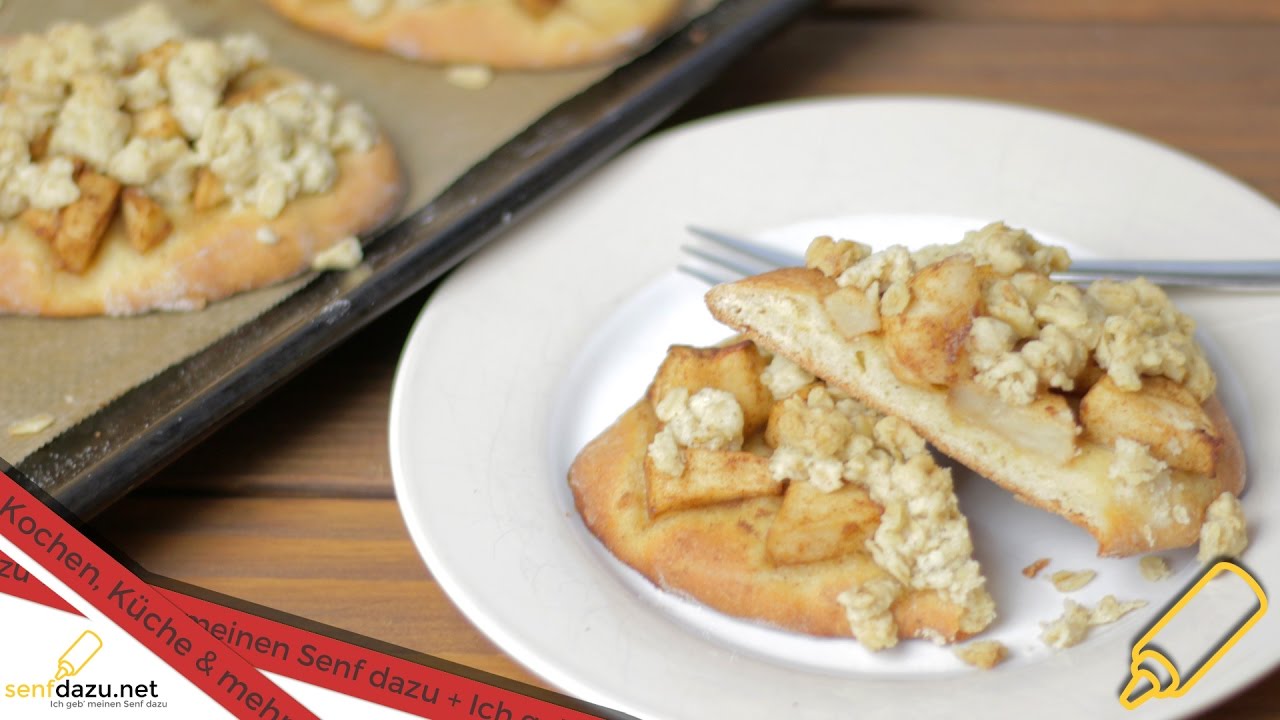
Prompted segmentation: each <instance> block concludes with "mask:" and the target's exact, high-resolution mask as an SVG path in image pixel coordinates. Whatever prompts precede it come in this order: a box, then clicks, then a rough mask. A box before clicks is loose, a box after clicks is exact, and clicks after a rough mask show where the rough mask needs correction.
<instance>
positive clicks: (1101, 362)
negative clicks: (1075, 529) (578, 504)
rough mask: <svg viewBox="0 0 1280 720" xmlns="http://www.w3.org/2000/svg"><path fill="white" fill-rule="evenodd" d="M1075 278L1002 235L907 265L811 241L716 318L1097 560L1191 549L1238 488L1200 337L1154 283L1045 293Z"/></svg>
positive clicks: (893, 251)
mask: <svg viewBox="0 0 1280 720" xmlns="http://www.w3.org/2000/svg"><path fill="white" fill-rule="evenodd" d="M1069 263H1070V260H1069V258H1068V257H1067V254H1066V252H1065V251H1064V250H1062V249H1061V248H1056V247H1049V246H1044V245H1041V244H1040V243H1038V242H1036V241H1035V240H1034V239H1033V238H1032V237H1031V236H1029V235H1028V234H1027V233H1026V232H1024V231H1022V230H1015V229H1012V228H1009V227H1006V226H1005V225H1003V224H1001V223H992V224H991V225H988V226H986V227H984V228H982V229H980V230H977V231H974V232H971V233H968V234H967V235H966V237H965V238H964V240H963V241H962V242H960V243H957V244H953V245H937V246H931V247H928V248H925V249H922V250H919V251H917V252H914V253H912V252H909V251H907V250H906V249H905V248H903V247H901V246H895V247H891V248H888V249H886V250H883V251H881V252H877V253H871V252H870V250H869V248H867V247H866V246H865V245H861V244H858V243H854V242H850V241H839V242H836V241H833V240H831V239H830V238H819V239H817V240H815V241H814V242H813V244H812V245H810V247H809V250H808V253H807V254H806V265H807V267H804V268H791V269H784V270H778V271H775V272H771V273H766V274H764V275H760V276H756V277H751V278H747V279H745V280H742V281H739V282H735V283H731V284H727V285H721V286H718V287H716V288H713V289H712V290H711V291H710V292H709V293H708V296H707V302H708V305H709V306H710V308H711V311H712V314H713V315H715V317H716V318H717V319H719V320H720V321H722V322H724V323H726V324H728V325H729V326H731V327H733V328H736V329H737V330H739V331H741V332H744V333H746V335H747V337H750V338H751V339H753V340H754V341H756V342H757V343H758V344H759V345H760V347H762V348H766V349H768V350H769V351H771V352H775V353H778V354H779V355H780V356H783V357H786V358H787V359H789V360H791V361H792V362H794V363H796V364H798V365H799V366H801V367H803V368H804V369H805V370H807V371H809V372H812V373H814V374H816V375H818V376H819V377H822V378H824V379H825V380H826V381H827V382H828V383H830V384H831V386H833V387H835V388H839V390H840V391H842V392H845V393H848V394H849V395H850V396H851V397H854V398H856V399H857V400H859V401H861V402H863V403H865V404H866V405H867V406H868V407H870V408H873V409H874V410H875V411H877V412H882V413H887V414H890V415H893V416H894V417H898V418H901V419H902V420H903V421H905V423H907V424H908V425H910V426H911V427H912V428H914V430H915V431H916V432H918V433H919V434H920V435H921V436H923V437H924V438H925V439H927V440H928V441H929V442H930V443H932V444H933V445H934V446H935V447H936V448H938V450H940V451H941V452H943V453H945V454H947V455H949V456H951V457H953V458H955V459H957V460H959V461H960V462H962V463H964V464H965V465H967V466H969V467H970V468H973V469H974V470H976V471H977V472H979V473H980V474H982V475H984V476H986V477H988V478H990V479H991V480H994V481H995V482H996V483H998V484H1000V485H1001V486H1003V487H1004V488H1006V489H1008V490H1010V491H1012V492H1014V493H1015V494H1016V495H1017V496H1018V497H1019V498H1020V499H1021V500H1023V501H1025V502H1028V503H1030V504H1032V505H1036V506H1038V507H1041V508H1044V509H1046V510H1050V511H1052V512H1055V513H1058V514H1060V515H1062V516H1064V517H1066V518H1067V519H1069V520H1070V521H1072V522H1073V523H1075V524H1077V525H1079V526H1081V527H1083V528H1085V529H1086V530H1088V531H1089V532H1090V533H1091V534H1092V535H1093V536H1094V538H1096V539H1097V541H1098V551H1099V554H1101V555H1111V556H1123V555H1133V554H1137V553H1145V552H1150V551H1155V550H1162V549H1167V548H1177V547H1185V546H1188V545H1192V544H1194V543H1195V542H1196V541H1197V540H1199V539H1200V538H1201V526H1202V524H1205V523H1206V520H1207V519H1209V518H1207V509H1208V508H1209V507H1210V505H1211V504H1212V503H1214V502H1215V500H1218V499H1219V498H1220V497H1221V496H1223V495H1224V494H1226V495H1229V496H1234V495H1238V494H1239V493H1240V492H1241V491H1242V489H1243V487H1244V473H1245V467H1244V455H1243V451H1242V449H1241V447H1240V443H1239V440H1238V439H1237V437H1236V434H1235V431H1234V429H1233V428H1232V425H1231V421H1230V419H1229V418H1228V417H1227V415H1226V413H1225V412H1224V410H1223V407H1222V405H1221V403H1220V402H1219V400H1218V398H1217V397H1216V395H1215V386H1216V378H1215V375H1214V372H1213V370H1212V369H1211V368H1210V366H1209V363H1208V362H1207V361H1206V360H1205V357H1204V354H1203V351H1202V350H1201V348H1200V347H1199V345H1198V344H1197V343H1196V341H1195V339H1194V337H1193V331H1194V323H1193V322H1192V320H1191V319H1190V318H1188V317H1187V316H1186V315H1184V314H1182V313H1181V312H1179V311H1178V310H1177V309H1176V308H1175V307H1174V306H1173V304H1172V303H1171V302H1170V301H1169V298H1168V297H1167V296H1166V295H1165V293H1164V292H1163V291H1161V290H1160V288H1158V287H1156V286H1155V285H1153V284H1152V283H1150V282H1148V281H1146V280H1144V279H1138V280H1134V281H1131V282H1115V281H1098V282H1095V283H1093V284H1092V285H1090V286H1089V287H1088V288H1087V289H1081V288H1079V287H1076V286H1073V285H1070V284H1067V283H1062V282H1055V281H1053V280H1051V279H1050V277H1049V273H1051V272H1053V271H1055V270H1062V269H1065V268H1067V267H1068V265H1069ZM1226 500H1231V503H1226V502H1225V500H1224V502H1223V503H1219V505H1221V506H1223V507H1225V506H1226V505H1231V506H1232V507H1235V508H1238V507H1239V506H1238V504H1232V503H1234V498H1233V497H1229V498H1227V499H1226ZM1224 503H1225V504H1224ZM1236 514H1237V515H1238V512H1237V513H1236ZM1210 534H1211V533H1210Z"/></svg>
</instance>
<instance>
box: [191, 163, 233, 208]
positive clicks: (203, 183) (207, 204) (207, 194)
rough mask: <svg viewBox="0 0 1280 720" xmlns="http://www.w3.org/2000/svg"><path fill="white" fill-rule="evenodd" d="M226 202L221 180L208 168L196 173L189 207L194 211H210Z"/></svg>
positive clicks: (225, 192) (225, 193)
mask: <svg viewBox="0 0 1280 720" xmlns="http://www.w3.org/2000/svg"><path fill="white" fill-rule="evenodd" d="M226 200H227V191H226V189H224V188H223V185H222V180H220V179H218V176H217V175H214V174H213V171H212V170H210V169H209V168H200V169H199V170H198V171H196V186H195V190H194V191H193V192H192V194H191V206H192V207H194V208H195V209H196V210H210V209H212V208H216V207H218V206H219V205H221V204H222V203H224V202H226Z"/></svg>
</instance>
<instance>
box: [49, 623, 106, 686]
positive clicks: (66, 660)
mask: <svg viewBox="0 0 1280 720" xmlns="http://www.w3.org/2000/svg"><path fill="white" fill-rule="evenodd" d="M101 649H102V638H100V637H98V634H97V633H95V632H94V631H92V630H85V631H84V632H83V633H80V637H78V638H76V641H75V642H73V643H71V647H69V648H67V651H66V652H64V653H62V657H60V658H58V672H57V674H56V675H54V676H53V679H54V680H55V681H56V680H61V679H62V678H64V677H68V676H70V675H75V674H77V673H79V672H80V671H81V670H82V669H84V666H85V665H87V664H89V661H90V660H91V659H93V656H94V655H97V654H98V651H99V650H101Z"/></svg>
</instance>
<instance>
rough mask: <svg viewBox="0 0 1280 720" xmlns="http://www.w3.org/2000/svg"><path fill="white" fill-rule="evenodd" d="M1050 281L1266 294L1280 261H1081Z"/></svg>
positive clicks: (1279, 279)
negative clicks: (1139, 281)
mask: <svg viewBox="0 0 1280 720" xmlns="http://www.w3.org/2000/svg"><path fill="white" fill-rule="evenodd" d="M1053 277H1054V278H1055V279H1057V280H1064V281H1066V282H1090V281H1093V280H1103V279H1109V280H1132V279H1134V278H1137V277H1145V278H1147V279H1148V280H1151V281H1152V282H1154V283H1156V284H1158V285H1165V286H1169V287H1203V288H1217V289H1221V290H1266V289H1276V288H1280V261H1275V260H1114V259H1082V260H1073V261H1072V262H1071V267H1070V268H1069V269H1067V270H1066V271H1065V272H1060V273H1054V275H1053Z"/></svg>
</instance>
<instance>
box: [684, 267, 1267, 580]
mask: <svg viewBox="0 0 1280 720" xmlns="http://www.w3.org/2000/svg"><path fill="white" fill-rule="evenodd" d="M830 284H831V283H830V280H829V279H828V278H826V277H825V276H823V275H822V273H820V272H818V271H817V270H809V269H804V268H787V269H783V270H778V271H775V272H771V273H766V274H764V275H759V276H756V277H751V278H747V279H745V280H741V281H739V282H736V283H731V284H728V285H721V286H717V287H715V288H713V289H712V290H711V291H710V292H709V293H708V294H707V304H708V305H709V306H710V308H711V312H712V314H713V315H714V316H715V317H716V318H717V319H718V320H720V321H721V322H724V323H725V324H727V325H729V326H730V327H733V328H735V329H737V330H739V331H742V332H745V333H746V334H747V335H748V336H749V337H751V338H752V339H753V340H755V341H756V342H757V343H759V345H760V346H761V347H763V348H766V349H769V350H771V351H773V352H775V353H779V354H782V355H784V356H786V357H787V358H789V359H790V360H792V361H793V362H795V363H797V364H799V365H801V366H802V367H804V368H805V369H806V370H808V371H810V372H812V373H814V374H815V375H817V376H818V377H821V378H823V379H824V380H826V381H827V382H829V383H831V384H832V385H835V386H837V387H839V388H841V389H842V390H844V391H845V392H847V393H849V394H850V395H852V396H853V397H856V398H857V399H859V400H861V401H862V402H864V403H866V404H867V405H869V406H871V407H873V408H875V409H876V410H878V411H880V412H883V413H885V414H889V415H897V416H899V417H901V418H903V419H904V420H906V421H907V422H908V423H910V424H911V425H912V426H913V427H914V428H915V429H916V431H917V432H919V433H920V434H921V435H922V436H924V437H925V438H926V439H928V440H929V441H930V442H931V443H933V445H934V446H936V447H937V448H938V449H939V450H940V451H942V452H943V453H944V454H946V455H948V456H950V457H952V458H955V459H956V460H958V461H960V462H961V463H963V464H964V465H965V466H967V467H969V468H971V469H973V470H974V471H976V472H978V473H979V474H981V475H983V476H984V477H987V478H990V479H991V480H992V481H994V482H995V483H997V484H998V485H1000V486H1001V487H1003V488H1005V489H1007V490H1009V491H1010V492H1013V493H1014V494H1015V495H1016V496H1017V497H1018V499H1019V500H1022V501H1023V502H1026V503H1027V504H1029V505H1033V506H1035V507H1039V508H1041V509H1044V510H1048V511H1050V512H1053V513H1056V514H1058V515H1062V516H1063V517H1065V518H1067V519H1068V520H1070V521H1071V522H1073V523H1075V524H1076V525H1079V526H1080V527H1083V528H1085V529H1086V530H1088V531H1089V533H1090V534H1091V535H1093V536H1094V538H1095V539H1097V541H1098V552H1099V554H1100V555H1104V556H1127V555H1134V554H1138V553H1144V552H1151V551H1153V550H1162V549H1168V548H1176V547H1187V546H1189V545H1193V544H1194V543H1196V542H1197V541H1198V540H1199V532H1200V525H1201V524H1202V522H1203V518H1204V512H1205V509H1206V508H1207V507H1208V505H1209V503H1211V502H1213V500H1214V499H1215V498H1216V497H1218V495H1220V494H1221V493H1223V492H1231V493H1235V494H1239V493H1240V492H1241V491H1242V489H1243V487H1244V477H1245V466H1244V453H1243V450H1242V448H1241V447H1240V442H1239V439H1238V438H1237V436H1236V433H1235V430H1234V428H1233V427H1232V425H1231V421H1230V419H1229V418H1228V417H1227V415H1226V413H1225V412H1224V411H1223V409H1222V406H1221V404H1220V403H1219V402H1218V399H1217V398H1216V397H1214V398H1211V399H1210V400H1209V402H1207V403H1206V404H1205V411H1206V412H1207V413H1208V414H1209V416H1210V418H1211V419H1212V420H1213V422H1214V424H1215V425H1216V426H1217V428H1218V429H1219V430H1220V431H1221V433H1222V437H1223V449H1222V455H1221V457H1220V460H1219V467H1218V472H1217V473H1216V474H1215V475H1214V476H1213V477H1205V476H1193V475H1190V474H1188V473H1185V472H1181V471H1174V472H1173V473H1172V474H1173V477H1174V483H1173V484H1174V488H1175V489H1174V492H1173V493H1172V494H1171V497H1169V498H1167V500H1168V503H1167V504H1166V505H1167V506H1169V507H1173V506H1179V505H1180V506H1182V507H1183V508H1185V509H1186V511H1187V515H1188V517H1187V522H1177V521H1171V522H1167V520H1168V518H1163V517H1156V516H1154V513H1153V508H1157V507H1161V503H1160V498H1156V497H1149V496H1147V495H1146V494H1144V492H1142V491H1141V490H1139V491H1138V492H1137V493H1136V494H1135V495H1134V496H1132V497H1130V498H1121V497H1118V496H1117V495H1118V493H1116V492H1115V483H1114V482H1113V481H1111V480H1110V479H1109V478H1108V477H1107V473H1108V469H1109V467H1110V463H1111V460H1112V458H1113V453H1112V452H1111V451H1110V449H1108V448H1104V447H1102V446H1099V445H1094V444H1091V443H1086V444H1084V445H1083V446H1082V450H1081V452H1080V453H1079V454H1078V455H1077V456H1076V457H1075V458H1074V459H1072V461H1071V462H1069V463H1067V464H1065V465H1060V464H1057V463H1052V462H1046V461H1045V459H1044V458H1043V457H1038V456H1035V455H1034V454H1033V453H1029V452H1027V451H1025V450H1021V449H1019V448H1018V447H1017V446H1015V445H1013V444H1012V443H1011V442H1009V441H1008V440H1007V439H1005V438H1003V437H1001V436H1000V435H999V434H998V433H996V432H993V431H991V430H988V429H985V428H982V427H980V426H977V425H976V424H973V423H961V422H957V421H956V420H955V418H953V416H952V413H951V411H950V410H949V409H948V405H947V392H946V390H945V389H941V388H923V387H918V386H914V385H909V384H907V383H904V382H902V381H901V380H900V379H899V378H897V377H896V376H895V375H894V374H893V373H892V372H891V370H890V363H889V361H888V359H887V357H886V351H885V349H884V344H883V342H881V340H880V338H879V337H878V336H876V335H863V336H859V337H856V338H854V339H846V338H844V337H843V336H841V335H840V334H839V333H838V332H836V331H835V329H834V327H832V326H831V324H830V321H829V320H827V318H826V316H825V314H824V311H823V306H822V301H821V298H822V295H823V292H824V289H829V286H830ZM788 316H789V317H788Z"/></svg>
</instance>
